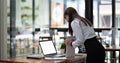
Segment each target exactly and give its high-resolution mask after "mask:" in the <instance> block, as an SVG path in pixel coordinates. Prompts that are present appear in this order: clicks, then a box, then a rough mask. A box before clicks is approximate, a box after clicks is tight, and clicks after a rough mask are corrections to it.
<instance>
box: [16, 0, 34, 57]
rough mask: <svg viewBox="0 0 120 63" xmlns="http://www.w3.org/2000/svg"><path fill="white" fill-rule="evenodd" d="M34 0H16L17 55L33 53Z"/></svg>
mask: <svg viewBox="0 0 120 63" xmlns="http://www.w3.org/2000/svg"><path fill="white" fill-rule="evenodd" d="M32 26H33V22H32V0H18V1H16V56H19V55H23V54H31V53H32V39H33V35H32V31H33V29H32Z"/></svg>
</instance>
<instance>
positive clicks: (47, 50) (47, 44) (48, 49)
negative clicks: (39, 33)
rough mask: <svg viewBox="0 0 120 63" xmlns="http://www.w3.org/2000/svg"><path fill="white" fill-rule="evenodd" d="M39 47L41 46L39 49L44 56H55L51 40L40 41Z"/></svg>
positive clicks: (55, 52)
mask: <svg viewBox="0 0 120 63" xmlns="http://www.w3.org/2000/svg"><path fill="white" fill-rule="evenodd" d="M40 46H41V49H42V52H43V54H44V55H53V54H57V51H56V48H55V46H54V44H53V42H52V40H49V41H41V42H40Z"/></svg>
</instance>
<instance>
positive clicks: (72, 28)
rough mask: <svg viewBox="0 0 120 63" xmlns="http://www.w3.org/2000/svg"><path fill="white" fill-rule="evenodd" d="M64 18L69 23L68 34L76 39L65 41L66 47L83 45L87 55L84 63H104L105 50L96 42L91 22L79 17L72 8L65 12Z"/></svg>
mask: <svg viewBox="0 0 120 63" xmlns="http://www.w3.org/2000/svg"><path fill="white" fill-rule="evenodd" d="M64 18H65V19H66V20H67V21H68V23H69V28H68V29H69V33H70V34H71V35H72V36H75V38H76V40H74V41H72V40H67V39H66V45H71V46H73V47H74V48H76V47H78V46H79V45H84V46H85V49H86V53H87V58H86V63H105V62H104V60H105V49H104V47H103V46H102V44H101V43H100V42H99V41H98V40H97V38H96V34H95V31H94V29H93V27H92V24H91V22H90V21H89V20H88V19H86V18H83V17H81V16H80V15H79V14H78V13H77V11H76V10H75V9H74V8H72V7H69V8H67V9H66V10H65V12H64Z"/></svg>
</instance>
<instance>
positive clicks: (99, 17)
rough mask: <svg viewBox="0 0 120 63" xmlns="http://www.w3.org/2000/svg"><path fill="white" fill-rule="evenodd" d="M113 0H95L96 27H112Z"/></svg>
mask: <svg viewBox="0 0 120 63" xmlns="http://www.w3.org/2000/svg"><path fill="white" fill-rule="evenodd" d="M111 3H112V2H111V0H94V5H93V12H94V13H93V16H94V27H95V28H111V27H112V5H111Z"/></svg>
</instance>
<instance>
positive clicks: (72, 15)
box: [64, 7, 92, 35]
mask: <svg viewBox="0 0 120 63" xmlns="http://www.w3.org/2000/svg"><path fill="white" fill-rule="evenodd" d="M65 15H68V16H69V21H68V22H69V25H68V26H69V28H68V30H69V33H70V34H71V35H73V30H72V27H71V22H72V21H73V20H74V18H78V19H80V21H82V22H83V23H84V24H85V25H86V26H92V24H91V22H90V21H89V20H88V19H86V18H83V17H81V16H80V15H79V14H78V13H77V11H76V10H75V9H74V8H72V7H68V8H67V9H66V10H65V12H64V18H66V17H65Z"/></svg>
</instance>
